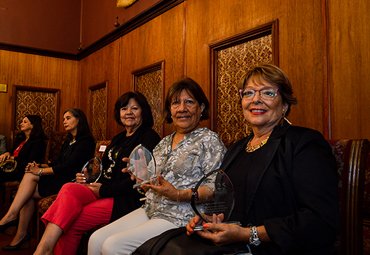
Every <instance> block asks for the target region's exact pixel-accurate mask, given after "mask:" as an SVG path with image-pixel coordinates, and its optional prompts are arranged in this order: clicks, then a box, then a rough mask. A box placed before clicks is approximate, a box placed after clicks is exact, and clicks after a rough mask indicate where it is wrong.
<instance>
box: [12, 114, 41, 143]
mask: <svg viewBox="0 0 370 255" xmlns="http://www.w3.org/2000/svg"><path fill="white" fill-rule="evenodd" d="M24 117H25V118H27V119H28V120H29V121H30V122H31V124H32V125H33V128H32V129H31V133H30V137H40V138H42V139H44V140H47V139H48V138H47V137H46V135H45V133H44V129H43V128H42V120H41V117H40V116H38V115H31V114H28V115H26V116H24ZM17 136H18V137H22V139H26V135H25V134H24V132H23V131H22V132H21V133H19V134H18V135H17Z"/></svg>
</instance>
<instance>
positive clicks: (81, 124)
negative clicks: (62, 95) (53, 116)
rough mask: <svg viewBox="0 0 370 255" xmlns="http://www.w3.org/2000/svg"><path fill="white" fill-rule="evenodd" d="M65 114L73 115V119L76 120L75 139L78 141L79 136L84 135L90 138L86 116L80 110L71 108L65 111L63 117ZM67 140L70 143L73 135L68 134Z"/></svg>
mask: <svg viewBox="0 0 370 255" xmlns="http://www.w3.org/2000/svg"><path fill="white" fill-rule="evenodd" d="M66 112H69V113H71V114H72V115H73V117H75V118H76V119H78V124H77V134H76V139H78V138H80V137H81V136H84V135H88V136H91V137H92V134H91V131H90V127H89V124H88V123H87V118H86V115H85V113H84V112H83V111H82V110H81V109H78V108H71V109H68V110H67V111H65V112H64V113H63V115H64V114H65V113H66ZM67 138H68V139H69V140H70V141H71V140H73V135H72V134H71V133H69V132H68V134H67Z"/></svg>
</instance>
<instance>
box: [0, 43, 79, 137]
mask: <svg viewBox="0 0 370 255" xmlns="http://www.w3.org/2000/svg"><path fill="white" fill-rule="evenodd" d="M78 65H79V63H78V62H77V61H74V60H65V59H59V58H51V57H44V56H37V55H31V54H24V53H18V52H10V51H5V50H0V84H8V92H7V93H0V133H1V134H4V135H6V136H7V142H8V143H9V144H10V140H9V139H10V129H11V114H12V96H14V95H13V94H12V93H13V90H12V86H13V85H22V86H34V87H44V88H54V89H60V90H61V93H60V102H61V104H60V112H61V113H59V116H58V118H61V114H62V113H63V112H64V111H65V110H66V109H68V108H71V107H77V106H78V102H77V95H78V94H77V87H78V84H79V72H78ZM59 123H60V125H59V127H58V128H59V130H64V128H63V123H62V121H60V122H59Z"/></svg>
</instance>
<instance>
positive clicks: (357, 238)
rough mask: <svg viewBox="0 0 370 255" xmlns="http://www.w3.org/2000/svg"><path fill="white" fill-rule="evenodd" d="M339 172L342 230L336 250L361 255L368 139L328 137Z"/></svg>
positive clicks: (340, 252) (349, 254)
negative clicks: (330, 138) (331, 138)
mask: <svg viewBox="0 0 370 255" xmlns="http://www.w3.org/2000/svg"><path fill="white" fill-rule="evenodd" d="M328 142H329V143H330V145H331V146H332V148H333V154H334V156H335V158H336V160H337V167H338V175H339V185H338V192H339V200H340V201H339V203H340V210H341V211H340V216H341V221H340V222H341V223H340V233H339V235H338V238H337V241H336V244H335V251H334V253H333V254H340V255H360V254H362V251H363V229H362V215H363V204H364V203H363V198H364V178H365V166H366V158H367V156H368V153H369V141H368V140H367V139H359V140H329V141H328Z"/></svg>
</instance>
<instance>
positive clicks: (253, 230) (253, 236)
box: [249, 226, 261, 246]
mask: <svg viewBox="0 0 370 255" xmlns="http://www.w3.org/2000/svg"><path fill="white" fill-rule="evenodd" d="M249 243H250V244H251V245H253V246H258V245H260V244H261V241H260V239H259V237H258V233H257V227H256V226H250V236H249Z"/></svg>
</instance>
